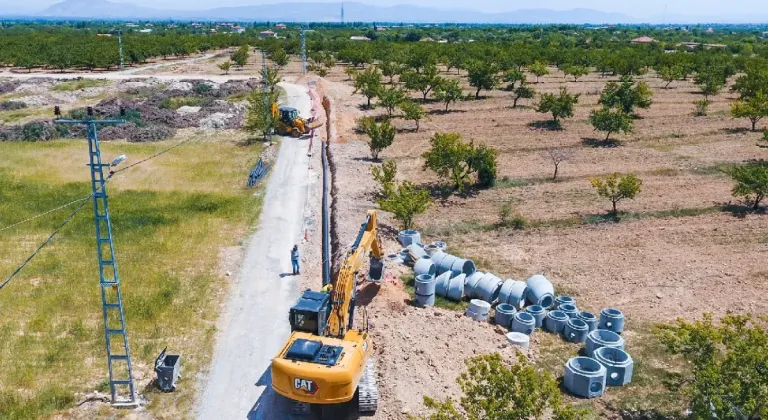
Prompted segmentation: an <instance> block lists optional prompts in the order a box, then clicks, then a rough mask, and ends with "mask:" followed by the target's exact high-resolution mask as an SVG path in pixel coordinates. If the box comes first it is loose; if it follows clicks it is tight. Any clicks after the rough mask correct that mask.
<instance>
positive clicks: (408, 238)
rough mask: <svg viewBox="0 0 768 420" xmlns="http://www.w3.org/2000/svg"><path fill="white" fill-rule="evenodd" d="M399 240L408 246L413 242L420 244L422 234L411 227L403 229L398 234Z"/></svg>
mask: <svg viewBox="0 0 768 420" xmlns="http://www.w3.org/2000/svg"><path fill="white" fill-rule="evenodd" d="M397 240H398V241H400V243H401V244H402V245H403V246H408V245H411V244H420V243H421V234H420V233H419V232H418V231H415V230H411V229H408V230H403V231H400V233H398V234H397Z"/></svg>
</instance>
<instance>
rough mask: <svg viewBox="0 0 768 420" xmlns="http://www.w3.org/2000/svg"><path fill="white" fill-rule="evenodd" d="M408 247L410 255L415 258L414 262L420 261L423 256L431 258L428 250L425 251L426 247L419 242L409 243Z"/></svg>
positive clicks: (412, 258)
mask: <svg viewBox="0 0 768 420" xmlns="http://www.w3.org/2000/svg"><path fill="white" fill-rule="evenodd" d="M406 249H407V250H408V256H410V257H411V260H413V261H414V262H416V261H419V259H420V258H423V257H427V258H429V255H427V251H424V248H422V247H420V246H419V245H417V244H413V245H408V246H407V247H406Z"/></svg>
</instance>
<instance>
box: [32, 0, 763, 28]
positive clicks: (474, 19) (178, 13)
mask: <svg viewBox="0 0 768 420" xmlns="http://www.w3.org/2000/svg"><path fill="white" fill-rule="evenodd" d="M344 14H345V20H346V21H347V22H374V21H375V22H407V23H490V24H557V23H564V24H622V23H627V24H632V23H669V22H675V23H680V24H684V23H697V22H703V23H718V22H721V23H726V22H728V23H746V22H752V23H759V22H768V16H756V15H749V16H731V17H728V16H720V17H716V18H710V17H695V16H687V17H686V16H675V17H671V16H670V17H661V16H659V17H655V18H650V19H638V18H635V17H632V16H628V15H625V14H621V13H607V12H601V11H598V10H593V9H572V10H547V9H524V10H517V11H514V12H504V13H484V12H479V11H473V10H458V9H438V8H432V7H422V6H415V5H405V4H402V5H396V6H390V7H383V6H373V5H369V4H363V3H354V2H353V3H344ZM28 17H44V18H57V19H75V18H77V19H116V20H132V19H144V20H161V19H162V20H165V19H176V20H201V21H225V20H229V21H262V22H263V21H271V22H339V21H340V19H341V16H340V2H334V3H299V2H296V3H279V4H261V5H254V6H242V7H220V8H213V9H209V10H194V11H192V10H161V9H153V8H149V7H141V6H136V5H133V4H130V3H114V2H111V1H109V0H64V1H62V2H61V3H57V4H54V5H53V6H51V7H49V8H47V9H46V10H43V11H40V12H38V13H32V14H29V16H28Z"/></svg>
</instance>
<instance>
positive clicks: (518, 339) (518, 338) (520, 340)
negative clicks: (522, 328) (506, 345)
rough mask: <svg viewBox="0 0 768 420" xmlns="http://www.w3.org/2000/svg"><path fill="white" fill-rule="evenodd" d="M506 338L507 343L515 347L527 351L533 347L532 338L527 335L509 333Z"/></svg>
mask: <svg viewBox="0 0 768 420" xmlns="http://www.w3.org/2000/svg"><path fill="white" fill-rule="evenodd" d="M506 337H507V341H509V342H510V343H511V344H512V345H514V346H519V347H521V348H524V349H527V348H528V347H529V346H530V345H531V337H529V336H528V335H527V334H523V333H519V332H515V331H512V332H509V333H507V335H506Z"/></svg>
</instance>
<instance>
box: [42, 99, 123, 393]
mask: <svg viewBox="0 0 768 420" xmlns="http://www.w3.org/2000/svg"><path fill="white" fill-rule="evenodd" d="M56 111H57V117H58V114H59V110H58V107H57V109H56ZM56 123H57V124H83V125H85V126H86V129H87V130H88V151H89V153H88V156H89V163H88V166H90V168H91V190H92V191H93V215H94V221H95V223H96V249H97V256H98V260H99V287H100V289H101V303H102V305H101V307H102V315H103V318H104V338H105V341H106V345H107V365H108V367H109V390H110V393H111V395H112V404H113V405H115V406H122V407H134V406H136V405H137V402H136V392H135V387H134V383H133V371H132V367H131V352H130V349H129V347H128V334H127V332H126V328H125V314H124V312H123V299H122V295H121V293H120V277H119V276H118V271H117V257H116V256H115V244H114V242H113V238H112V220H111V219H110V216H109V202H108V200H107V181H108V180H109V178H108V177H107V178H105V177H104V168H105V167H106V168H107V169H109V168H111V167H112V166H115V165H117V164H119V163H120V162H121V161H122V159H124V158H125V157H120V158H118V159H116V160H115V161H114V162H113V163H111V164H109V163H107V164H104V163H102V160H101V149H100V146H99V136H98V126H100V125H115V124H125V121H123V120H94V119H93V108H88V119H87V120H64V119H57V120H56ZM110 174H111V173H110ZM126 387H127V388H128V389H127V390H126ZM118 390H120V391H122V392H118ZM125 391H128V393H127V395H126V392H125Z"/></svg>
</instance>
